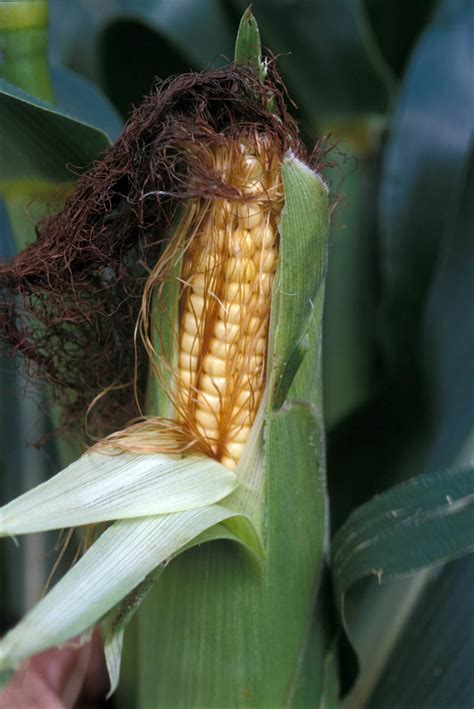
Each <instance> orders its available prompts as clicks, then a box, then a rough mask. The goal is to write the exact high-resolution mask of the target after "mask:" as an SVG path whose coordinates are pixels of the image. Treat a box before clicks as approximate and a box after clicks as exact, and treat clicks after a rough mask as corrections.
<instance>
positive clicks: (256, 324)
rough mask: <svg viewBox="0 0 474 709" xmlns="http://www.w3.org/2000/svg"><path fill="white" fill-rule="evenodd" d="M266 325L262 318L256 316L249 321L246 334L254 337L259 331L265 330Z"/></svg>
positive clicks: (246, 325) (246, 324)
mask: <svg viewBox="0 0 474 709" xmlns="http://www.w3.org/2000/svg"><path fill="white" fill-rule="evenodd" d="M264 325H265V323H264V322H263V320H262V318H260V317H258V316H256V315H254V316H253V317H251V318H250V319H249V320H248V322H246V323H245V329H246V334H247V335H253V334H254V333H256V332H258V331H259V330H263V327H264Z"/></svg>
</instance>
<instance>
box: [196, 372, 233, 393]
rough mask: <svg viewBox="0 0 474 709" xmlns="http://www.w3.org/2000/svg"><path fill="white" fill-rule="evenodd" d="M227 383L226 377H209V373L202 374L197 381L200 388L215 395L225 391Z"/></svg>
mask: <svg viewBox="0 0 474 709" xmlns="http://www.w3.org/2000/svg"><path fill="white" fill-rule="evenodd" d="M227 383H228V380H227V377H210V376H209V374H203V375H202V377H201V378H200V381H199V384H200V387H201V389H203V390H204V391H207V392H208V393H209V394H214V395H217V396H218V395H219V394H224V393H225V391H226V389H227Z"/></svg>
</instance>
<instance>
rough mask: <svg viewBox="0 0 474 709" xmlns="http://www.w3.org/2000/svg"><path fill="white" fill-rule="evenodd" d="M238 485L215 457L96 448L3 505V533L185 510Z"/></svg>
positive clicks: (0, 530) (0, 513)
mask: <svg viewBox="0 0 474 709" xmlns="http://www.w3.org/2000/svg"><path fill="white" fill-rule="evenodd" d="M236 485H237V478H236V476H235V475H234V473H232V471H230V470H228V469H227V468H225V467H224V466H223V465H221V464H220V463H217V462H216V461H215V460H212V459H210V458H204V457H197V456H191V455H187V456H185V457H181V458H180V457H177V456H168V455H163V454H144V455H138V454H132V453H118V452H115V454H113V451H109V452H108V454H107V453H97V452H93V451H91V452H89V453H85V454H84V455H83V456H82V457H81V458H79V460H76V461H75V462H74V463H71V465H69V466H68V467H67V468H65V470H63V471H61V472H60V473H58V474H57V475H55V476H54V477H52V478H50V479H49V480H46V481H45V482H44V483H42V484H41V485H38V486H37V487H35V488H34V489H32V490H29V491H28V492H26V493H25V494H24V495H20V497H17V498H16V499H15V500H13V501H12V502H10V503H9V504H8V505H5V507H2V508H1V509H0V536H7V535H11V536H14V535H16V534H29V533H31V532H42V531H45V530H48V529H62V528H64V527H77V526H80V525H84V524H95V523H99V522H106V521H109V520H114V519H127V518H131V517H142V516H146V515H156V514H164V513H169V512H180V511H183V510H187V509H193V508H194V507H201V506H204V505H210V504H212V503H214V502H217V501H218V500H221V499H222V498H224V497H226V496H227V495H229V494H230V493H231V492H232V490H233V489H234V488H235V486H236Z"/></svg>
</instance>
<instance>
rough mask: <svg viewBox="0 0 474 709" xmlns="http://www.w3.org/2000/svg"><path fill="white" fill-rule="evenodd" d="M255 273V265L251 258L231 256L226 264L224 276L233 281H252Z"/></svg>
mask: <svg viewBox="0 0 474 709" xmlns="http://www.w3.org/2000/svg"><path fill="white" fill-rule="evenodd" d="M256 275H257V267H256V265H255V263H254V262H253V260H252V259H249V258H240V257H239V258H238V257H236V256H232V257H231V258H230V259H229V260H228V261H227V264H226V278H228V279H229V280H234V281H247V282H250V281H252V280H253V279H254V278H255V277H256Z"/></svg>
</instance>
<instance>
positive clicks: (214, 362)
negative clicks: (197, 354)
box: [202, 354, 227, 377]
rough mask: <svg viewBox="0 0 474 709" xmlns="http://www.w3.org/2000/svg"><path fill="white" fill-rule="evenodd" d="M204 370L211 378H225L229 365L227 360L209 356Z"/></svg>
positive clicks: (203, 365) (203, 364) (205, 358)
mask: <svg viewBox="0 0 474 709" xmlns="http://www.w3.org/2000/svg"><path fill="white" fill-rule="evenodd" d="M202 368H203V369H204V371H205V372H206V374H210V375H211V377H224V376H225V374H226V371H227V363H226V360H225V359H221V358H220V357H216V356H215V355H212V354H208V355H206V356H205V357H204V360H203V363H202Z"/></svg>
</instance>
